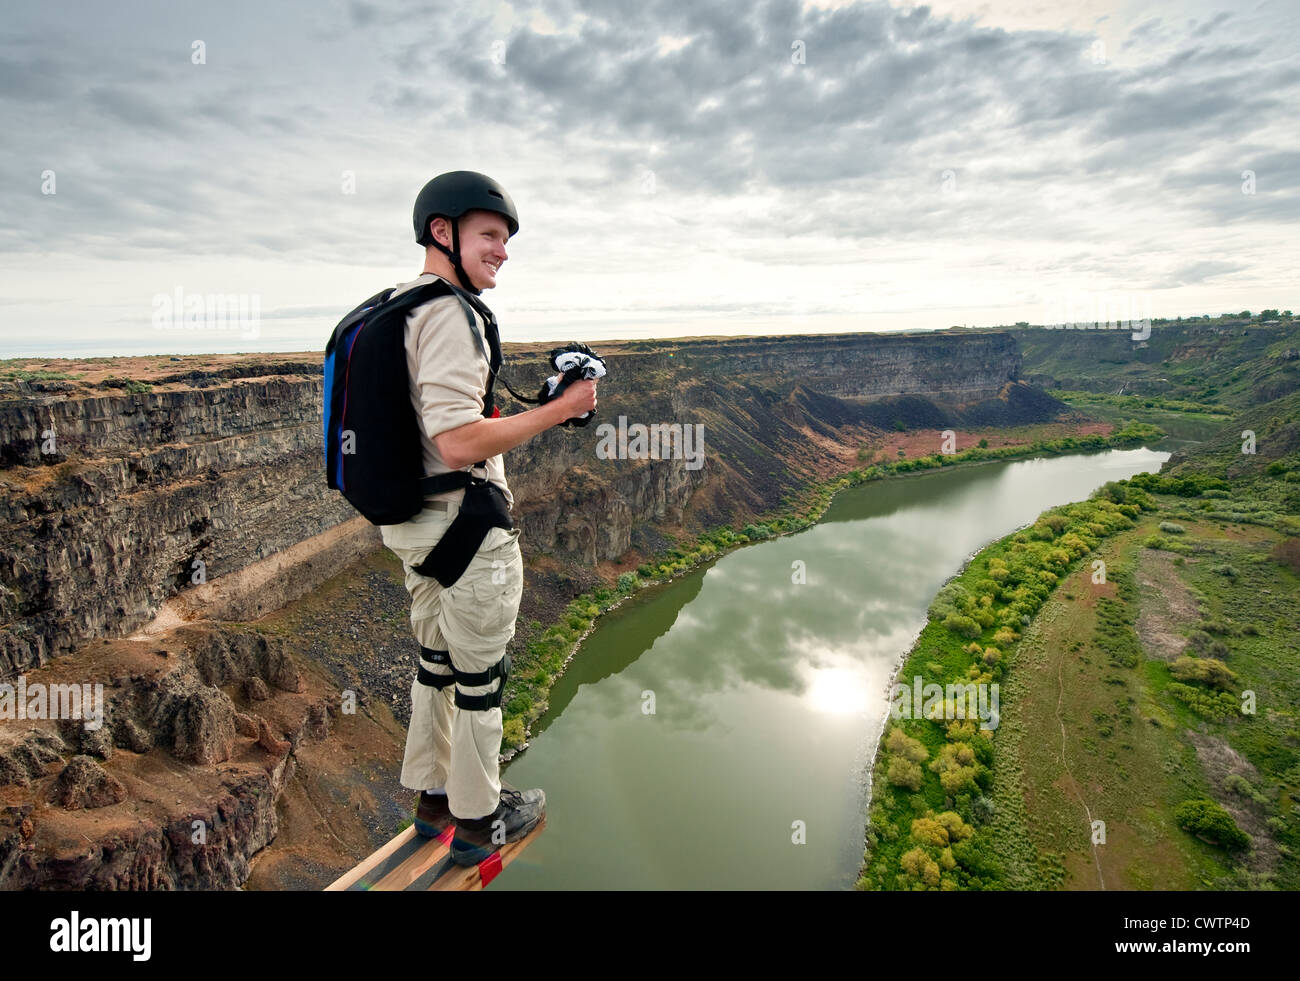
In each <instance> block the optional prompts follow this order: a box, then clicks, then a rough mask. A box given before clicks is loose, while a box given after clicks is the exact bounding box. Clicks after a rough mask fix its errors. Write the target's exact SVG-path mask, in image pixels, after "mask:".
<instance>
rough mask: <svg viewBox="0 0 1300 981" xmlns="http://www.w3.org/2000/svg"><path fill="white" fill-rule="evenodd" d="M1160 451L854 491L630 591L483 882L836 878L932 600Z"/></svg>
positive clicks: (845, 868)
mask: <svg viewBox="0 0 1300 981" xmlns="http://www.w3.org/2000/svg"><path fill="white" fill-rule="evenodd" d="M1167 456H1168V454H1166V453H1157V452H1154V451H1151V450H1146V449H1138V450H1124V451H1109V452H1106V453H1101V454H1092V455H1086V456H1073V457H1058V458H1050V459H1038V460H1026V461H1020V462H1015V463H991V464H986V465H982V466H978V467H968V468H962V469H957V470H951V471H946V472H938V473H933V474H926V475H919V476H916V477H906V478H898V479H891V480H886V481H881V482H877V483H874V484H869V485H866V486H863V487H858V488H853V489H850V490H847V491H843V492H841V493H840V494H839V495H838V496H837V497H836V499H835V501H834V503H833V505H832V506H831V508H830V510H829V511H828V513H827V514H826V516H825V517H824V518H823V520H822V521H821V522H820V523H818V524H817V525H816V526H815V527H813V528H809V529H807V530H805V531H803V532H800V533H799V534H797V535H791V536H788V537H785V538H779V539H776V540H773V541H769V542H764V543H761V544H759V545H756V546H752V547H746V548H741V549H738V550H737V551H735V552H732V553H730V554H728V555H726V556H724V557H723V558H721V559H719V560H718V561H716V562H715V563H713V564H712V565H711V566H709V567H708V568H706V569H702V570H697V571H696V572H694V573H692V574H690V575H688V576H686V577H684V578H683V579H682V580H679V581H678V582H676V583H673V584H671V585H670V586H667V587H662V588H656V589H653V590H647V591H645V592H644V593H642V594H640V595H638V596H637V598H636V600H635V601H632V602H629V603H626V604H624V606H623V607H622V608H620V609H619V610H616V611H614V612H613V613H611V614H609V615H607V616H606V617H605V618H604V619H603V620H602V621H601V624H600V626H599V628H598V629H597V630H595V631H594V632H593V633H592V635H591V636H590V637H588V638H587V640H586V641H585V642H584V645H583V649H582V651H581V652H580V653H579V655H578V656H577V657H576V658H575V659H574V661H573V662H572V663H571V665H570V667H569V669H568V671H567V672H566V674H565V675H564V677H562V678H561V679H560V681H559V682H558V683H557V684H556V687H555V689H554V691H553V692H552V697H551V707H550V711H549V712H548V713H547V715H546V716H545V717H543V719H541V720H539V724H538V725H536V726H535V727H534V738H533V743H532V745H531V746H530V748H529V749H528V750H527V751H526V752H525V753H523V754H521V755H520V756H519V757H518V758H516V759H515V760H514V761H512V763H511V764H510V765H509V766H508V767H507V768H506V770H507V775H508V779H509V781H510V782H511V783H512V784H513V785H515V786H517V787H536V786H540V787H543V788H544V789H545V790H546V793H547V801H548V823H547V830H546V832H545V833H544V834H543V835H542V836H541V837H540V838H539V839H538V841H537V842H536V843H534V844H533V845H532V846H530V848H529V849H528V850H527V851H526V852H525V853H524V854H523V855H522V856H521V857H520V859H519V860H518V861H516V862H515V863H514V864H512V865H511V867H510V871H509V874H507V875H503V876H501V878H500V879H498V880H497V881H496V882H494V883H493V888H494V889H497V888H510V889H536V888H632V889H659V888H724V889H730V888H744V889H762V888H795V889H801V888H807V889H826V888H831V889H835V888H848V887H850V886H851V885H852V883H853V881H854V879H855V876H856V872H857V869H858V865H859V862H860V859H861V855H862V833H863V815H864V812H865V805H866V779H867V771H868V767H869V761H870V757H871V753H872V751H873V749H874V746H875V743H876V740H877V739H878V738H879V732H880V726H881V723H882V721H883V714H884V712H885V711H886V708H887V703H886V696H885V690H886V687H887V685H888V683H889V681H890V678H891V675H892V673H893V671H894V669H895V666H896V664H897V662H898V660H899V658H900V657H901V655H902V654H903V653H905V652H906V651H907V650H908V649H909V648H910V646H911V644H912V642H913V640H914V639H915V637H916V635H917V633H918V632H919V631H920V629H921V627H922V626H923V625H924V623H925V611H926V609H927V607H928V605H929V602H930V600H931V599H932V598H933V596H934V594H935V592H936V591H937V590H938V589H939V587H940V586H941V585H942V584H943V582H944V581H945V580H946V579H948V578H949V577H950V576H952V575H953V574H954V573H955V572H956V571H957V570H958V569H959V568H960V567H961V565H962V563H963V561H964V560H965V559H966V558H967V557H968V556H969V555H970V554H971V553H972V552H974V551H977V550H978V549H979V548H981V547H982V546H983V545H984V544H986V543H988V542H989V541H992V540H994V539H996V538H1000V537H1001V536H1003V535H1005V534H1008V533H1009V532H1011V531H1013V530H1014V529H1015V528H1017V527H1019V526H1021V525H1024V524H1026V523H1028V522H1029V521H1031V520H1033V518H1035V517H1036V516H1037V515H1038V514H1039V513H1040V512H1041V511H1042V510H1044V509H1045V508H1048V507H1051V506H1054V505H1056V504H1063V503H1066V502H1068V501H1077V500H1083V499H1085V498H1087V497H1088V495H1089V494H1090V493H1091V492H1092V491H1093V490H1094V489H1095V488H1097V487H1099V486H1101V485H1102V484H1103V483H1105V482H1106V481H1108V480H1116V479H1122V478H1124V477H1128V476H1131V475H1132V474H1135V473H1138V472H1141V471H1148V470H1157V469H1159V466H1160V463H1161V462H1162V461H1163V460H1164V459H1165V458H1166V457H1167ZM801 578H802V579H804V580H806V581H804V582H799V581H798V580H799V579H801ZM801 838H802V842H800V839H801Z"/></svg>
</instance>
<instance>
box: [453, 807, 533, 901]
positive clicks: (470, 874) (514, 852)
mask: <svg viewBox="0 0 1300 981" xmlns="http://www.w3.org/2000/svg"><path fill="white" fill-rule="evenodd" d="M545 827H546V815H545V814H543V815H542V819H541V820H540V821H538V822H537V827H535V828H533V830H532V831H530V832H528V834H526V835H524V836H523V837H522V838H520V839H519V840H518V841H512V842H509V843H508V844H505V845H502V846H501V848H500V850H499V851H497V852H495V853H494V854H493V855H491V856H490V857H489V858H487V859H485V860H484V861H482V862H479V863H478V865H471V866H469V867H464V866H460V865H455V864H453V863H452V862H451V861H450V859H448V863H447V864H448V866H449V868H448V870H447V871H446V872H445V873H443V874H442V875H440V876H439V877H438V878H437V879H435V880H434V882H433V884H432V885H430V886H429V887H428V888H429V890H430V891H438V892H458V891H462V892H470V891H474V890H478V889H482V888H483V887H484V886H487V885H488V884H490V883H491V882H492V880H493V879H494V878H496V876H497V874H498V873H499V872H500V871H501V870H502V869H503V868H505V867H506V866H507V865H509V864H510V863H511V862H513V861H514V860H515V859H516V858H518V857H519V853H520V852H522V851H523V850H524V849H525V848H527V847H528V846H529V845H531V844H532V843H533V840H534V839H535V838H536V837H537V836H538V835H540V834H541V833H542V831H543V829H544V828H545Z"/></svg>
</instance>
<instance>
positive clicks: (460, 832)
mask: <svg viewBox="0 0 1300 981" xmlns="http://www.w3.org/2000/svg"><path fill="white" fill-rule="evenodd" d="M545 814H546V794H544V793H543V792H542V791H540V790H515V789H514V788H513V787H508V786H505V785H503V786H502V788H501V803H499V804H498V805H497V809H496V810H495V811H493V812H492V813H491V814H489V815H487V816H486V817H481V818H457V817H454V818H453V820H455V822H456V835H455V837H453V838H452V839H451V859H452V861H453V862H455V863H456V864H457V865H467V866H468V865H477V864H478V863H479V862H481V861H483V860H484V859H485V858H487V857H488V856H489V855H491V854H492V853H493V852H495V851H497V850H499V849H500V847H501V846H502V845H503V844H505V843H506V842H511V841H518V840H519V839H520V838H523V837H525V836H526V835H527V834H528V832H530V831H532V830H533V828H535V827H537V824H538V822H539V821H541V819H542V817H543V816H544V815H545ZM503 831H504V832H505V834H504V840H502V839H503V835H502V832H503ZM494 837H495V839H496V840H495V841H494V840H493V838H494Z"/></svg>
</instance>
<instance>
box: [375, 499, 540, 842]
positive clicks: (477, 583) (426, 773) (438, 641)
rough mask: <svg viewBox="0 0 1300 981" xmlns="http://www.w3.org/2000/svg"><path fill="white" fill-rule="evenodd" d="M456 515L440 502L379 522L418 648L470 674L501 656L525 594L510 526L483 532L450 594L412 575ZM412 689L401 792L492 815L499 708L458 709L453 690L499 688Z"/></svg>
mask: <svg viewBox="0 0 1300 981" xmlns="http://www.w3.org/2000/svg"><path fill="white" fill-rule="evenodd" d="M458 510H459V508H458V506H457V505H456V504H454V503H450V502H447V501H426V502H425V506H424V510H422V511H421V512H420V513H419V514H417V515H416V516H415V517H413V518H411V520H409V521H406V522H404V523H402V524H400V525H382V526H380V531H381V533H382V534H383V538H384V544H385V545H386V546H388V548H389V549H390V550H391V551H392V552H393V554H394V555H396V556H397V557H398V558H399V559H401V560H402V564H403V566H404V568H405V569H406V588H407V591H408V592H410V594H411V627H412V628H413V630H414V631H415V639H416V640H417V641H418V642H419V643H420V645H421V646H422V647H425V648H428V649H430V650H434V651H448V652H450V654H451V663H452V664H453V665H455V667H456V670H458V671H461V672H469V673H478V672H482V671H486V670H487V669H488V668H490V667H493V666H494V665H496V664H497V663H498V662H499V661H500V660H501V658H502V657H503V656H505V652H506V645H507V644H508V643H509V642H510V639H511V638H512V637H513V636H514V634H515V618H516V617H517V616H518V615H519V601H520V599H521V598H522V596H523V590H524V562H523V556H522V555H521V554H520V551H519V529H518V528H515V529H513V530H511V531H507V530H506V529H504V528H493V529H491V530H490V531H489V532H488V534H487V537H486V538H484V539H483V544H482V545H481V546H480V547H479V550H478V553H477V554H476V555H475V556H474V558H473V560H472V561H471V562H470V564H469V568H467V569H466V570H465V573H464V574H463V575H462V576H461V577H460V578H459V579H457V580H456V581H455V582H454V583H452V585H451V586H450V588H447V589H444V588H443V587H442V585H441V584H440V583H439V582H438V580H436V579H433V578H429V577H426V576H422V575H420V574H419V573H418V572H415V571H413V570H412V568H411V567H412V566H413V565H419V564H420V562H422V561H423V560H424V557H425V556H426V555H427V554H428V553H429V550H430V549H432V548H433V546H434V545H436V544H437V543H438V541H439V539H441V538H442V535H443V533H444V532H445V531H446V530H447V528H448V526H450V524H451V522H452V521H453V520H454V519H455V517H456V513H457V511H458ZM420 666H421V667H422V668H423V669H424V670H425V671H427V672H430V673H432V674H435V675H450V674H451V673H452V672H451V669H450V667H448V666H447V665H444V664H438V663H435V662H433V661H430V660H427V659H426V658H425V657H424V656H423V655H421V657H420ZM502 683H503V682H502V679H501V678H494V679H493V680H492V681H491V682H489V683H488V684H486V685H473V686H460V685H447V686H446V687H444V688H441V689H439V688H435V687H433V686H431V685H426V684H423V683H422V682H421V681H420V680H419V677H418V675H417V677H416V680H415V681H413V682H412V683H411V724H410V727H409V728H408V729H407V733H406V756H405V758H404V759H403V761H402V776H401V781H402V786H404V787H407V788H409V789H411V790H438V789H442V788H445V789H446V791H447V804H448V806H449V807H450V808H451V813H452V814H453V815H455V816H456V817H460V818H477V817H484V816H486V815H488V814H491V813H492V812H493V811H495V810H496V808H497V804H498V803H499V801H500V795H501V772H500V767H499V765H498V759H497V757H498V755H499V753H500V752H501V729H502V722H501V709H500V708H492V709H487V710H484V711H470V710H468V709H461V708H458V707H457V706H456V705H455V703H454V694H453V690H454V689H455V688H459V689H460V691H461V692H462V693H463V694H465V695H485V694H490V693H492V692H495V691H496V690H497V688H498V687H499V686H500V685H501V684H502Z"/></svg>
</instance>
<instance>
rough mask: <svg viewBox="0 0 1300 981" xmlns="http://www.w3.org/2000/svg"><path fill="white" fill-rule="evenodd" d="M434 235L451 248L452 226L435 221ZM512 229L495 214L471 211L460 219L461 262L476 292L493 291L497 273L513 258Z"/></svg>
mask: <svg viewBox="0 0 1300 981" xmlns="http://www.w3.org/2000/svg"><path fill="white" fill-rule="evenodd" d="M433 233H434V235H435V236H436V237H437V238H438V240H439V241H441V242H442V243H443V244H445V245H447V246H450V245H451V224H450V222H448V221H447V220H446V219H444V218H435V219H433ZM509 237H510V227H509V226H508V225H507V224H506V220H505V218H503V217H502V216H501V215H499V214H497V213H496V212H495V211H470V212H468V213H466V214H465V215H464V216H463V217H462V218H461V220H460V263H461V265H462V266H463V267H464V268H465V275H466V276H468V277H469V279H470V282H471V283H473V284H474V287H475V288H476V289H480V290H490V289H492V288H493V287H494V286H496V284H497V270H498V269H499V268H500V267H501V263H503V262H505V261H506V259H508V258H510V257H509V256H508V255H506V240H507V239H508V238H509Z"/></svg>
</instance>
